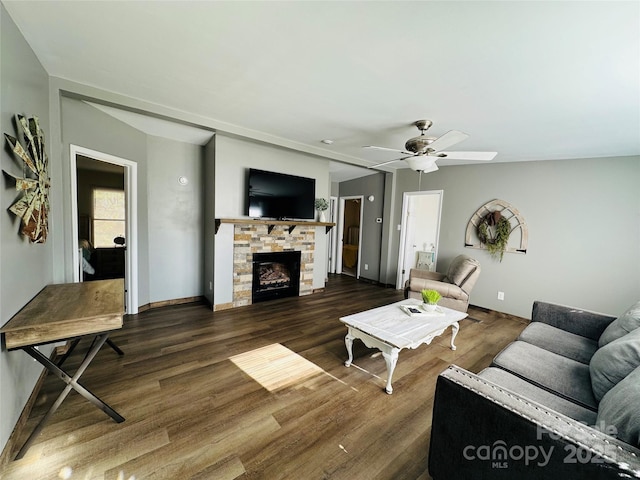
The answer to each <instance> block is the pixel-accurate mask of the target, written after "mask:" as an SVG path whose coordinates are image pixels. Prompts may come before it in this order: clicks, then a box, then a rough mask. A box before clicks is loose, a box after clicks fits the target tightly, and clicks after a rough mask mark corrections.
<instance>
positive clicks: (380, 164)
mask: <svg viewBox="0 0 640 480" xmlns="http://www.w3.org/2000/svg"><path fill="white" fill-rule="evenodd" d="M400 160H403V159H402V158H396V159H395V160H389V161H388V162H383V163H378V164H377V165H370V166H368V167H367V168H377V167H382V166H383V165H389V164H390V163H393V162H399V161H400Z"/></svg>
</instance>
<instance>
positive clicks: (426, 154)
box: [364, 120, 497, 173]
mask: <svg viewBox="0 0 640 480" xmlns="http://www.w3.org/2000/svg"><path fill="white" fill-rule="evenodd" d="M413 125H415V127H416V128H417V129H418V130H420V135H418V136H417V137H413V138H410V139H409V140H407V141H406V143H405V144H404V148H405V150H397V149H394V148H386V147H377V146H375V145H366V146H365V147H364V148H370V149H374V150H384V151H390V152H397V153H401V154H403V155H408V156H406V157H402V158H397V159H395V160H390V161H388V162H383V163H379V164H377V165H372V166H370V167H369V168H376V167H381V166H383V165H388V164H390V163H394V162H399V161H402V160H404V161H406V162H407V164H408V165H409V168H411V169H412V170H415V171H419V172H423V173H429V172H435V171H436V170H438V166H437V165H436V163H435V162H436V160H438V159H450V160H473V161H476V160H477V161H490V160H493V159H494V158H495V156H496V155H497V152H446V151H444V150H445V149H447V148H449V147H451V146H452V145H455V144H456V143H460V142H462V141H463V140H466V139H467V138H469V135H468V134H466V133H464V132H460V131H458V130H449V131H448V132H447V133H445V134H444V135H441V136H440V137H431V136H427V134H426V132H427V130H429V128H431V126H432V125H433V122H432V121H431V120H417V121H415V122H413Z"/></svg>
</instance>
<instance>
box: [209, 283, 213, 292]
mask: <svg viewBox="0 0 640 480" xmlns="http://www.w3.org/2000/svg"><path fill="white" fill-rule="evenodd" d="M209 291H211V292H212V291H213V282H209Z"/></svg>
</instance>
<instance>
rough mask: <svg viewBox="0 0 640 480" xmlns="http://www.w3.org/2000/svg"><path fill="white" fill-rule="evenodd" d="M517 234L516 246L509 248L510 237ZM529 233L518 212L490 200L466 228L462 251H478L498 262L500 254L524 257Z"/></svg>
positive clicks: (504, 204) (501, 203)
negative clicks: (467, 248)
mask: <svg viewBox="0 0 640 480" xmlns="http://www.w3.org/2000/svg"><path fill="white" fill-rule="evenodd" d="M516 231H519V234H520V245H519V247H518V248H516V247H510V246H509V240H510V239H513V237H512V234H513V233H514V232H516ZM528 239H529V231H528V229H527V224H526V223H525V221H524V218H523V217H522V215H521V214H520V212H519V211H518V210H516V209H515V208H514V207H513V206H511V205H510V204H509V203H507V202H505V201H504V200H497V199H496V200H492V201H490V202H487V203H485V204H484V205H483V206H482V207H480V208H479V209H478V210H476V212H475V213H474V214H473V216H472V217H471V220H469V223H468V224H467V231H466V236H465V247H470V248H481V249H485V250H487V251H488V252H489V254H490V255H491V256H492V257H494V258H496V259H498V260H500V261H502V257H503V255H504V252H512V253H527V243H528Z"/></svg>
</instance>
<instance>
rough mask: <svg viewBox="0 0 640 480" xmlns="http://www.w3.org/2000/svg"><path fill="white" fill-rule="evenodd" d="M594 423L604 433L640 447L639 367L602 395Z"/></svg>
mask: <svg viewBox="0 0 640 480" xmlns="http://www.w3.org/2000/svg"><path fill="white" fill-rule="evenodd" d="M596 425H597V427H598V428H599V429H600V430H602V431H603V432H604V433H607V434H609V435H612V436H615V437H617V438H618V439H620V440H622V441H623V442H627V443H629V444H631V445H633V446H635V447H640V367H638V368H636V369H635V370H634V371H633V372H631V373H630V374H629V375H627V376H626V377H625V378H623V379H622V380H620V382H619V383H618V384H617V385H616V386H615V387H613V388H612V389H611V390H609V391H608V392H607V393H606V394H605V396H604V397H602V401H601V402H600V405H599V407H598V419H597V420H596Z"/></svg>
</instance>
